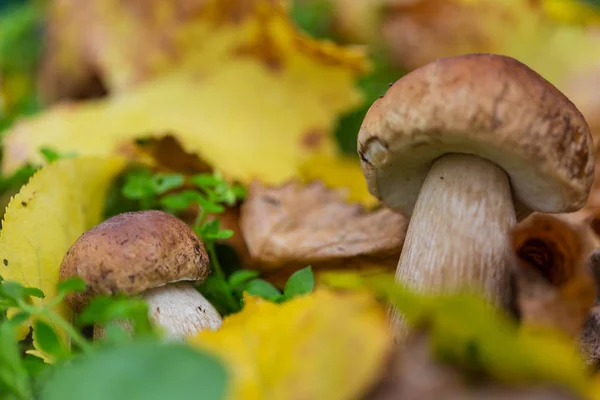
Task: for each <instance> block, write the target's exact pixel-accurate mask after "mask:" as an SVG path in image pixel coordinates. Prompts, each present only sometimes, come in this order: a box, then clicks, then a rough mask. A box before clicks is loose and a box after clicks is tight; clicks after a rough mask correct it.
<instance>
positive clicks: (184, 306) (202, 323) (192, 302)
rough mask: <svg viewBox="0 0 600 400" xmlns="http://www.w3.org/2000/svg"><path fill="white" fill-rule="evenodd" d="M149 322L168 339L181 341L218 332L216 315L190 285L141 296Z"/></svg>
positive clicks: (166, 287) (175, 285) (172, 285)
mask: <svg viewBox="0 0 600 400" xmlns="http://www.w3.org/2000/svg"><path fill="white" fill-rule="evenodd" d="M142 296H143V297H144V300H145V301H146V302H147V303H148V310H149V314H150V319H151V321H152V322H153V323H155V324H157V325H158V326H160V327H162V328H163V329H164V331H165V334H166V336H167V338H168V339H183V338H185V337H186V336H191V335H195V334H196V333H198V332H199V331H201V330H206V329H218V328H219V327H220V326H221V324H222V322H223V320H222V318H221V316H220V315H219V313H218V311H217V310H216V309H215V308H214V307H213V305H212V304H211V303H210V302H209V301H208V300H207V299H206V298H205V297H204V296H202V294H200V292H198V290H196V288H194V286H192V284H190V283H189V282H176V283H169V284H167V285H164V286H161V287H157V288H154V289H149V290H146V291H145V292H144V293H142Z"/></svg>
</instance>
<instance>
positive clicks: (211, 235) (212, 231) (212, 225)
mask: <svg viewBox="0 0 600 400" xmlns="http://www.w3.org/2000/svg"><path fill="white" fill-rule="evenodd" d="M195 230H196V233H197V234H198V236H200V238H201V239H202V240H218V239H229V238H230V237H232V236H233V231H231V230H229V229H223V230H222V229H221V222H220V221H219V220H218V219H213V220H210V221H208V222H207V223H205V224H204V225H202V226H201V227H200V228H195Z"/></svg>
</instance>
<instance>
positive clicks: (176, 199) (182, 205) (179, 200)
mask: <svg viewBox="0 0 600 400" xmlns="http://www.w3.org/2000/svg"><path fill="white" fill-rule="evenodd" d="M201 197H202V195H201V194H200V193H198V192H196V191H195V190H183V191H181V192H178V193H172V194H168V195H166V196H163V197H161V199H160V205H161V206H163V207H165V208H168V209H171V210H175V211H181V210H185V209H187V208H188V207H189V206H191V205H192V204H194V203H197V202H199V200H200V198H201Z"/></svg>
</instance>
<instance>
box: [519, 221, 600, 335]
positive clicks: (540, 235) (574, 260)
mask: <svg viewBox="0 0 600 400" xmlns="http://www.w3.org/2000/svg"><path fill="white" fill-rule="evenodd" d="M589 235H590V233H589V232H588V231H586V230H584V227H581V226H577V225H574V224H571V223H569V222H568V221H565V220H562V219H560V218H558V217H556V216H553V215H550V214H541V213H534V214H532V215H530V216H529V217H528V218H526V219H525V220H523V221H522V222H520V223H519V224H518V225H517V226H516V227H515V228H514V229H513V231H512V233H511V243H512V250H513V257H514V259H515V269H514V272H515V276H516V283H517V305H518V309H519V314H520V318H521V323H522V324H523V325H524V326H526V327H528V328H532V329H536V328H537V327H546V328H552V329H555V330H559V331H562V332H563V333H564V334H566V335H567V336H568V337H570V338H578V337H579V336H580V334H581V331H582V329H583V325H584V323H585V321H586V320H587V318H588V315H589V313H590V310H591V308H592V306H593V305H594V303H595V302H596V296H597V290H596V282H595V279H594V275H593V274H592V270H591V269H590V266H589V263H588V255H589V253H590V251H591V249H592V239H591V237H590V236H589Z"/></svg>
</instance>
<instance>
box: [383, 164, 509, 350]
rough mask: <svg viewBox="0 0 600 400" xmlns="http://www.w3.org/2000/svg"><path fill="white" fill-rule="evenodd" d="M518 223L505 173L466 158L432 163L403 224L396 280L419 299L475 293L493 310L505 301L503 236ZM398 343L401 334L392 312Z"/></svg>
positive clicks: (506, 278)
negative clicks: (406, 223) (419, 294)
mask: <svg viewBox="0 0 600 400" xmlns="http://www.w3.org/2000/svg"><path fill="white" fill-rule="evenodd" d="M515 224H516V216H515V208H514V205H513V200H512V195H511V187H510V183H509V179H508V176H507V174H506V173H505V172H504V171H503V170H502V169H501V168H500V167H498V166H497V165H496V164H494V163H492V162H490V161H488V160H486V159H483V158H480V157H476V156H472V155H466V154H449V155H446V156H443V157H441V158H439V159H438V160H436V161H435V162H434V163H433V165H432V166H431V169H430V171H429V173H428V175H427V178H426V179H425V182H424V183H423V186H422V188H421V191H420V193H419V197H418V199H417V202H416V205H415V208H414V212H413V215H412V217H411V220H410V222H409V226H408V231H407V234H406V239H405V242H404V246H403V249H402V254H401V256H400V260H399V262H398V268H397V270H396V279H397V280H398V281H400V282H403V284H405V285H406V286H408V287H409V288H412V289H415V290H417V291H419V292H423V293H442V292H449V291H456V290H461V289H466V290H478V291H480V292H483V294H484V295H485V296H486V297H487V298H488V299H489V300H490V301H491V302H493V303H495V304H499V305H502V306H505V305H507V304H508V302H509V299H510V277H509V262H510V261H509V254H510V246H509V242H508V235H509V233H510V230H511V229H512V228H513V227H514V225H515ZM392 314H393V315H392V316H391V317H392V326H393V327H394V331H395V334H396V335H397V336H396V339H397V340H399V341H402V340H403V338H404V337H405V335H406V333H407V327H406V325H405V323H404V321H403V320H402V318H401V317H400V316H399V315H398V314H397V312H395V311H394V312H393V313H392Z"/></svg>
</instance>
